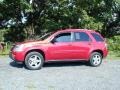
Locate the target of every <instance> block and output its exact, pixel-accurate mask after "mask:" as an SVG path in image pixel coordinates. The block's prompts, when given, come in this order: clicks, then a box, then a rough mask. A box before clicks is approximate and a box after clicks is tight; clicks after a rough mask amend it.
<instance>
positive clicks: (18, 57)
mask: <svg viewBox="0 0 120 90" xmlns="http://www.w3.org/2000/svg"><path fill="white" fill-rule="evenodd" d="M9 57H10V58H11V59H12V60H14V61H15V62H24V55H23V53H22V52H10V53H9Z"/></svg>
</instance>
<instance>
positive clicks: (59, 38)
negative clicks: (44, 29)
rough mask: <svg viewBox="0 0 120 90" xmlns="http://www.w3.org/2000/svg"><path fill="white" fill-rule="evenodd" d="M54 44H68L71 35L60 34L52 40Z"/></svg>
mask: <svg viewBox="0 0 120 90" xmlns="http://www.w3.org/2000/svg"><path fill="white" fill-rule="evenodd" d="M54 41H55V42H70V41H71V33H61V34H59V35H57V36H56V37H55V38H54Z"/></svg>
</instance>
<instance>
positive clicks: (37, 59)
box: [25, 52, 44, 70]
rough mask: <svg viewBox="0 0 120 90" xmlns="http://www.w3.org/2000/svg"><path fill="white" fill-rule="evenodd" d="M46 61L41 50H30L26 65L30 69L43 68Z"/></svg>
mask: <svg viewBox="0 0 120 90" xmlns="http://www.w3.org/2000/svg"><path fill="white" fill-rule="evenodd" d="M43 63H44V58H43V56H42V55H41V54H40V53H39V52H30V53H28V54H27V56H26V58H25V65H26V67H27V68H28V69H30V70H38V69H41V67H42V66H43Z"/></svg>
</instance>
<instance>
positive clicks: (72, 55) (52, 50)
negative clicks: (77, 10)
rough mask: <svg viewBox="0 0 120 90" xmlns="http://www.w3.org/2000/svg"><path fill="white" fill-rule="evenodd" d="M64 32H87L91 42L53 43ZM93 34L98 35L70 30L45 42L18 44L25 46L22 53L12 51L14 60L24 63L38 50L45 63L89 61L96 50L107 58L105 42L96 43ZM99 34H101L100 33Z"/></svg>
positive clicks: (88, 31) (89, 31)
mask: <svg viewBox="0 0 120 90" xmlns="http://www.w3.org/2000/svg"><path fill="white" fill-rule="evenodd" d="M64 32H86V33H87V34H88V35H89V37H90V38H91V41H89V42H67V43H65V42H61V43H51V42H50V41H51V39H52V38H54V36H56V35H58V34H59V33H64ZM91 32H94V33H96V32H95V31H92V30H81V29H68V30H60V31H58V32H56V33H54V34H53V35H51V36H50V37H48V38H47V39H45V40H44V41H30V42H23V43H17V45H20V44H23V45H24V48H23V51H21V52H15V51H14V50H13V49H12V50H11V56H12V59H14V60H15V61H18V62H24V60H25V56H26V54H27V53H28V52H29V51H31V50H35V51H36V50H37V51H40V52H43V53H44V58H45V61H46V62H47V61H51V60H89V58H90V55H91V53H92V52H93V51H95V50H100V51H101V52H102V53H103V57H106V56H107V53H108V50H107V47H106V45H105V44H106V43H105V42H96V41H95V39H94V38H93V37H92V35H91V34H90V33H91ZM98 34H99V33H98Z"/></svg>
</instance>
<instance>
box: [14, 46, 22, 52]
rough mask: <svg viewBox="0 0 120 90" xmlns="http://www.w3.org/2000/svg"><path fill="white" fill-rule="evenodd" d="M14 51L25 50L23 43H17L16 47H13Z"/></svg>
mask: <svg viewBox="0 0 120 90" xmlns="http://www.w3.org/2000/svg"><path fill="white" fill-rule="evenodd" d="M13 51H17V52H21V51H23V45H22V44H21V45H16V46H15V47H14V48H13Z"/></svg>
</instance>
